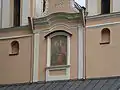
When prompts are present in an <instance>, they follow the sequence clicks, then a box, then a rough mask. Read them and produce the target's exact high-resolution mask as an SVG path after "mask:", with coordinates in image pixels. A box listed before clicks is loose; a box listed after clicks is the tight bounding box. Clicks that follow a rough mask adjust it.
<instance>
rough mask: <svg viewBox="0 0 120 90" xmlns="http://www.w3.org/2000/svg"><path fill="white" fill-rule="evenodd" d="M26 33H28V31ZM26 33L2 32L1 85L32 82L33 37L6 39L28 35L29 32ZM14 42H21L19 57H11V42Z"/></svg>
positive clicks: (0, 40)
mask: <svg viewBox="0 0 120 90" xmlns="http://www.w3.org/2000/svg"><path fill="white" fill-rule="evenodd" d="M9 30H10V29H9ZM24 31H26V32H27V30H24ZM24 31H21V32H20V31H19V30H18V32H17V31H15V32H14V30H12V29H11V30H10V31H8V30H6V31H3V32H0V35H3V36H2V37H4V39H0V72H1V73H0V84H11V83H23V82H30V81H31V79H32V78H31V75H32V70H31V67H32V56H33V55H32V36H27V37H19V38H8V39H5V37H10V35H12V36H20V35H21V34H23V33H24V35H27V33H28V32H29V31H28V32H27V33H25V32H24ZM2 37H0V38H2ZM14 40H17V41H18V42H19V55H15V56H9V54H10V50H11V42H12V41H14Z"/></svg>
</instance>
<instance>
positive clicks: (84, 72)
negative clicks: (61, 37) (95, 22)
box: [82, 8, 86, 79]
mask: <svg viewBox="0 0 120 90" xmlns="http://www.w3.org/2000/svg"><path fill="white" fill-rule="evenodd" d="M82 16H83V79H86V15H85V8H82Z"/></svg>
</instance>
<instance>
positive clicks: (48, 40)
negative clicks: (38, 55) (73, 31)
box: [46, 31, 70, 81]
mask: <svg viewBox="0 0 120 90" xmlns="http://www.w3.org/2000/svg"><path fill="white" fill-rule="evenodd" d="M57 35H63V36H67V64H66V65H56V66H51V38H52V37H54V36H57ZM59 69H60V70H61V69H63V70H66V75H64V76H63V75H62V76H50V75H49V70H59ZM65 79H70V35H69V34H68V33H65V32H62V31H61V32H55V33H53V34H51V35H49V36H47V66H46V81H51V80H65Z"/></svg>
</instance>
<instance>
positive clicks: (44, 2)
mask: <svg viewBox="0 0 120 90" xmlns="http://www.w3.org/2000/svg"><path fill="white" fill-rule="evenodd" d="M45 7H46V1H45V0H43V12H45Z"/></svg>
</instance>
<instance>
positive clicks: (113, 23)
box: [86, 22, 120, 28]
mask: <svg viewBox="0 0 120 90" xmlns="http://www.w3.org/2000/svg"><path fill="white" fill-rule="evenodd" d="M115 24H120V22H112V23H104V24H96V25H90V26H86V27H87V28H94V27H101V26H107V25H115Z"/></svg>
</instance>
